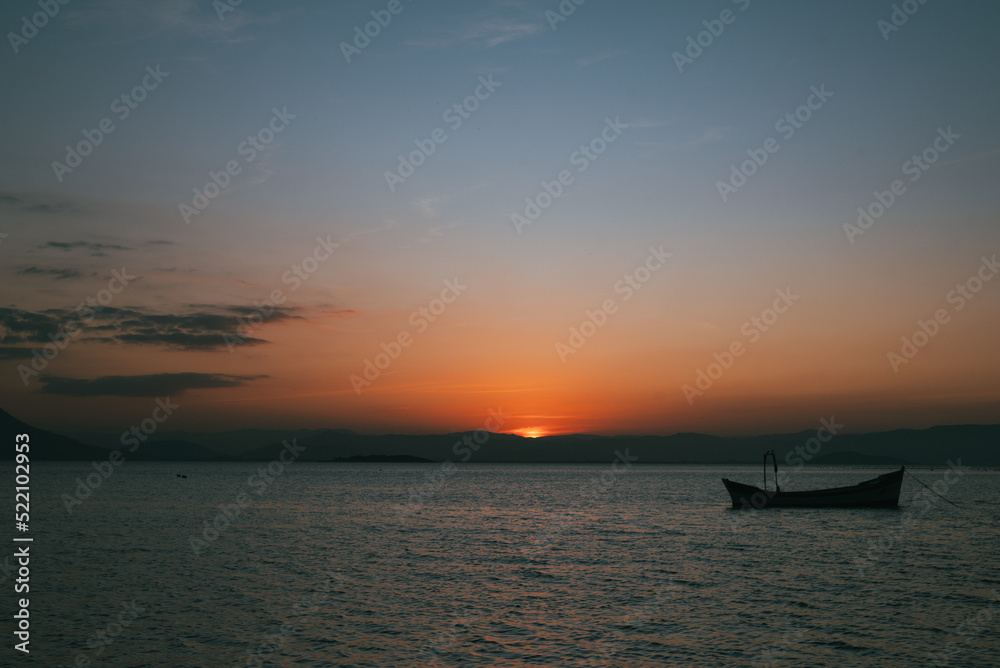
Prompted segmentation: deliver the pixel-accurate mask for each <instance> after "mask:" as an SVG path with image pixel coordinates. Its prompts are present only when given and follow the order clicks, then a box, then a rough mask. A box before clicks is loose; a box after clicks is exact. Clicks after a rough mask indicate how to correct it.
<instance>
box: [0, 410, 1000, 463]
mask: <svg viewBox="0 0 1000 668" xmlns="http://www.w3.org/2000/svg"><path fill="white" fill-rule="evenodd" d="M0 429H2V434H3V438H4V439H5V441H4V442H6V443H10V444H12V443H13V442H14V435H15V434H18V433H28V434H30V435H31V438H32V446H33V447H32V459H33V460H39V459H83V460H89V459H103V458H105V457H107V455H108V450H107V449H105V448H98V447H95V446H92V445H86V444H84V443H80V442H79V441H76V440H74V439H71V438H67V437H65V436H60V435H58V434H53V433H51V432H48V431H45V430H43V429H38V428H35V427H31V426H30V425H26V424H24V423H23V422H21V421H20V420H17V419H16V418H14V417H13V416H11V415H9V414H8V413H6V412H4V411H3V410H0ZM179 433H184V434H187V435H188V438H184V439H179V438H176V436H177V434H179ZM477 433H478V434H479V437H480V440H482V439H483V435H484V432H477ZM158 436H160V437H161V438H160V439H159V440H155V439H151V440H149V441H147V442H145V443H143V444H142V445H141V446H140V447H139V448H138V449H137V450H136V451H135V452H134V453H127V454H126V458H127V459H135V460H145V461H154V460H155V461H229V460H236V461H269V460H272V459H275V458H276V457H277V456H278V454H279V453H280V452H281V450H282V449H283V448H284V446H283V445H282V442H283V441H285V440H291V439H293V438H294V439H295V441H296V444H297V445H299V446H304V447H305V450H304V451H303V452H302V453H301V454H300V455H299V459H300V460H301V461H313V462H317V461H333V460H352V458H354V459H353V461H358V460H357V458H371V457H383V456H384V457H396V458H401V457H402V458H405V457H410V458H420V459H423V460H430V461H435V462H442V461H445V460H451V461H453V462H464V461H470V462H477V463H486V462H510V463H513V462H537V463H553V462H567V463H585V462H592V463H608V464H610V463H611V462H612V461H614V460H615V458H616V457H617V456H618V455H617V453H622V455H624V454H625V452H626V451H627V452H628V456H629V457H630V458H631V461H633V462H636V463H643V464H656V463H671V464H678V463H690V464H696V463H697V464H732V463H746V464H758V463H760V462H761V457H762V455H763V453H764V452H765V451H767V450H772V449H773V450H775V451H776V452H777V454H778V462H779V465H781V466H785V465H788V464H790V463H796V462H797V458H800V457H801V458H802V459H803V460H805V461H806V464H813V465H816V464H819V465H823V464H827V465H830V464H850V465H857V464H870V465H882V464H885V465H887V466H888V465H892V466H897V465H899V464H907V463H909V464H916V463H922V464H925V465H938V464H943V463H945V462H946V461H947V460H948V459H955V458H959V457H960V458H961V459H962V463H963V464H965V465H969V466H1000V447H998V444H1000V425H948V426H939V427H932V428H930V429H922V430H914V429H896V430H892V431H886V432H878V433H871V434H839V435H836V436H834V437H833V438H832V439H829V440H828V442H826V443H820V442H819V441H818V440H816V439H815V436H816V432H815V431H803V432H798V433H794V434H770V435H762V436H741V437H722V436H712V435H708V434H693V433H681V434H673V435H670V436H595V435H592V434H571V435H558V436H546V437H542V438H524V437H522V436H518V435H516V434H489V435H488V437H487V438H486V439H485V441H484V442H482V443H477V442H476V441H475V434H474V433H473V432H468V433H455V434H437V435H406V434H385V435H377V436H373V435H365V434H358V433H355V432H353V431H350V430H347V429H323V430H284V431H283V430H261V429H240V430H236V431H231V432H218V433H201V434H199V433H194V432H172V433H169V434H158ZM163 436H172V437H174V438H169V439H164V438H163ZM241 438H246V439H248V440H249V441H251V443H250V444H249V445H248V444H247V443H245V442H241V441H240V439H241ZM264 439H268V440H267V441H266V444H264V443H263V441H264ZM254 444H256V445H254ZM251 446H252V447H251ZM114 447H120V445H119V444H118V443H117V442H116V443H114ZM6 452H7V455H5V457H6V458H7V459H11V458H12V457H13V448H12V447H11V448H8V449H7V450H6ZM123 454H125V453H123ZM383 461H385V460H383Z"/></svg>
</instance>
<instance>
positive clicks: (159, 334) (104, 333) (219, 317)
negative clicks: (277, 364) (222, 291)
mask: <svg viewBox="0 0 1000 668" xmlns="http://www.w3.org/2000/svg"><path fill="white" fill-rule="evenodd" d="M193 306H194V308H195V309H196V310H192V311H189V312H186V313H179V314H170V313H167V314H164V313H155V312H152V311H149V310H148V309H144V308H138V307H136V308H114V307H110V306H105V307H98V306H95V307H93V308H89V309H88V308H85V309H83V310H82V311H71V310H68V309H47V310H44V311H37V312H34V311H25V310H21V309H16V308H0V341H3V342H4V343H7V344H26V345H31V344H37V343H48V342H49V335H50V334H57V333H58V332H59V331H61V330H62V329H63V328H64V327H65V326H66V325H67V324H68V323H79V322H84V324H85V326H84V334H82V335H81V336H82V338H83V340H86V341H91V342H96V343H110V344H123V345H133V346H152V347H158V348H164V349H168V350H171V349H172V350H195V351H203V352H212V351H222V350H228V347H227V345H226V340H225V339H224V338H223V336H224V335H226V334H229V335H233V334H235V333H236V332H237V328H238V327H239V326H240V320H238V318H240V317H242V316H246V315H247V314H248V313H250V312H251V311H250V309H248V308H247V307H246V306H236V305H219V306H210V305H204V304H202V305H193ZM297 311H298V309H297V308H295V307H276V308H275V310H274V312H273V313H271V314H270V315H269V316H268V319H267V321H268V322H281V321H284V320H292V319H300V320H304V319H305V318H303V316H301V315H298V313H297ZM240 338H241V345H260V344H264V343H268V341H267V340H265V339H260V338H255V337H246V336H241V337H240Z"/></svg>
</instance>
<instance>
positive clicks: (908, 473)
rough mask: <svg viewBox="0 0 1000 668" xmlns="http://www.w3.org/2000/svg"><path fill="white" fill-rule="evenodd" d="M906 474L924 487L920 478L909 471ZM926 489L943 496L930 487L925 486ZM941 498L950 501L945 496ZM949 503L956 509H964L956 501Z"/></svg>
mask: <svg viewBox="0 0 1000 668" xmlns="http://www.w3.org/2000/svg"><path fill="white" fill-rule="evenodd" d="M906 474H907V475H908V476H910V477H911V478H913V479H914V480H916V481H917V482H919V483H920V484H921V485H924V483H923V482H922V481H921V480H920V478H918V477H917V476H915V475H913V474H912V473H910V472H909V471H907V472H906ZM924 487H927V489H930V490H931V492H933V493H934V494H937V495H938V496H941V495H940V494H938V493H937V492H935V491H934V490H933V489H931V488H930V487H928V486H927V485H924ZM941 498H942V499H944V500H945V501H948V499H945V498H944V497H943V496H941ZM948 503H950V504H951V505H953V506H955V507H956V508H962V506H960V505H958V504H957V503H955V502H954V501H948Z"/></svg>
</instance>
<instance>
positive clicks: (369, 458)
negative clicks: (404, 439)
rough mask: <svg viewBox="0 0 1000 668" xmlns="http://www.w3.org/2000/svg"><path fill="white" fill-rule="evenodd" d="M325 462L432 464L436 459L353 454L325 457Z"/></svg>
mask: <svg viewBox="0 0 1000 668" xmlns="http://www.w3.org/2000/svg"><path fill="white" fill-rule="evenodd" d="M322 461H324V462H378V463H380V464H384V463H400V462H402V463H410V464H414V463H416V464H431V463H433V461H434V460H432V459H425V458H424V457H416V456H414V455H352V456H350V457H337V458H335V459H324V460H322Z"/></svg>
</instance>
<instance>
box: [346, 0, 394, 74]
mask: <svg viewBox="0 0 1000 668" xmlns="http://www.w3.org/2000/svg"><path fill="white" fill-rule="evenodd" d="M404 9H406V7H404V6H403V3H402V2H400V0H389V2H388V4H386V6H385V9H373V10H371V16H372V19H374V20H372V21H368V22H367V23H365V24H364V30H362V29H361V26H360V25H357V26H354V40H353V41H352V42H350V43H348V42H341V43H340V52H341V53H343V54H344V60H346V61H347V64H348V65H350V64H351V58H352V57H354V56H360V55H361V52H362V51H364V50H365V49H367V48H368V46H369V45H370V44H371V43H372V40H373V39H375V38H376V37H378V36H379V35H381V34H382V30H383V29H385V28H388V27H389V24H390V23H392V17H393V16H399V15H400V14H402V13H403V10H404Z"/></svg>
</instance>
